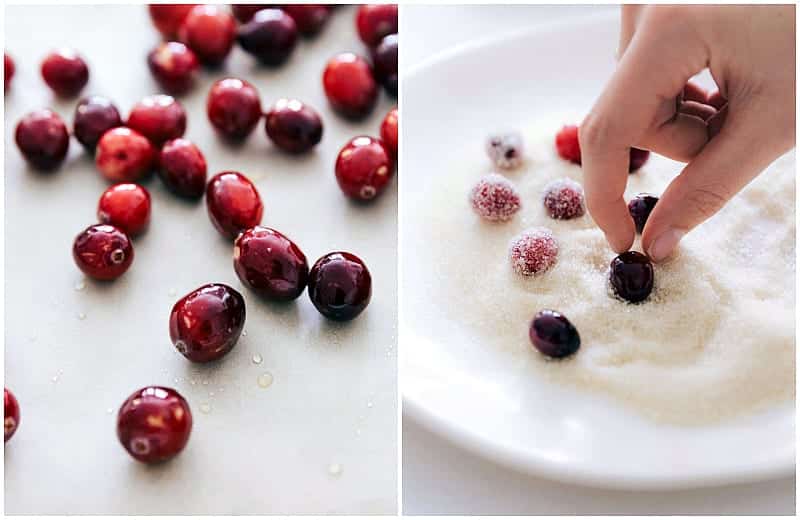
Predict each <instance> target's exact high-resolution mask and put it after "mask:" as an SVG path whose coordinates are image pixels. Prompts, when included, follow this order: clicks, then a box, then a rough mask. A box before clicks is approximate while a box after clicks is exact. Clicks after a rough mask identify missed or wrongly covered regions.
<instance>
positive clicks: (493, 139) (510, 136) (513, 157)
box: [486, 132, 523, 170]
mask: <svg viewBox="0 0 800 520" xmlns="http://www.w3.org/2000/svg"><path fill="white" fill-rule="evenodd" d="M486 153H487V154H489V159H491V160H492V163H493V164H494V165H495V166H497V167H498V168H500V169H503V170H512V169H514V168H517V167H519V166H520V165H521V164H522V158H523V144H522V135H520V134H519V132H507V133H503V134H494V135H491V136H489V139H487V140H486Z"/></svg>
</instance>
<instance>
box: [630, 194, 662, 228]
mask: <svg viewBox="0 0 800 520" xmlns="http://www.w3.org/2000/svg"><path fill="white" fill-rule="evenodd" d="M656 202H658V197H656V196H655V195H650V194H649V193H640V194H638V195H637V196H635V197H634V198H632V199H631V201H630V202H629V203H628V212H630V214H631V217H633V222H634V224H636V231H637V232H638V233H641V232H642V230H643V229H644V225H645V224H646V223H647V219H648V217H650V213H651V212H652V211H653V208H655V207H656Z"/></svg>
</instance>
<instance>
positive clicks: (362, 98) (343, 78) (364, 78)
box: [322, 52, 378, 119]
mask: <svg viewBox="0 0 800 520" xmlns="http://www.w3.org/2000/svg"><path fill="white" fill-rule="evenodd" d="M322 84H323V87H324V88H325V95H326V96H327V97H328V101H329V102H330V104H331V106H332V107H333V108H334V109H335V110H336V111H338V112H339V113H341V114H342V115H344V116H347V117H350V118H355V119H358V118H363V117H365V116H366V115H368V114H369V113H370V112H372V109H373V107H374V106H375V101H376V100H377V99H378V86H377V83H375V78H374V77H373V76H372V67H371V66H370V64H369V63H368V62H367V60H365V59H364V58H362V57H361V56H357V55H355V54H353V53H352V52H345V53H342V54H338V55H336V56H334V57H333V58H332V59H331V60H330V61H329V62H328V65H327V66H326V67H325V73H324V74H323V75H322Z"/></svg>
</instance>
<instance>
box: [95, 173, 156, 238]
mask: <svg viewBox="0 0 800 520" xmlns="http://www.w3.org/2000/svg"><path fill="white" fill-rule="evenodd" d="M97 220H99V221H100V222H101V223H102V224H111V225H112V226H116V227H118V228H119V229H121V230H122V231H124V232H126V233H127V234H128V235H131V236H133V235H138V234H140V233H142V232H143V231H144V230H145V229H147V225H148V224H150V193H148V192H147V190H146V189H144V188H143V187H142V186H139V185H138V184H127V183H126V184H115V185H114V186H111V187H110V188H108V189H107V190H106V191H104V192H103V194H102V195H101V196H100V202H99V203H98V204H97Z"/></svg>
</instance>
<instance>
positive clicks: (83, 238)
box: [72, 224, 133, 280]
mask: <svg viewBox="0 0 800 520" xmlns="http://www.w3.org/2000/svg"><path fill="white" fill-rule="evenodd" d="M72 257H73V258H74V259H75V263H76V264H78V267H79V268H80V270H81V271H83V272H84V273H86V274H87V275H88V276H91V277H92V278H94V279H96V280H113V279H115V278H119V277H120V276H122V275H123V274H124V273H125V271H127V270H128V268H129V267H130V266H131V262H133V245H131V239H130V238H128V235H126V234H125V232H124V231H122V230H121V229H119V228H116V227H114V226H109V225H108V224H95V225H93V226H89V227H88V228H86V229H84V230H83V231H82V232H81V233H80V234H79V235H78V236H77V237H75V243H74V244H73V245H72Z"/></svg>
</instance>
